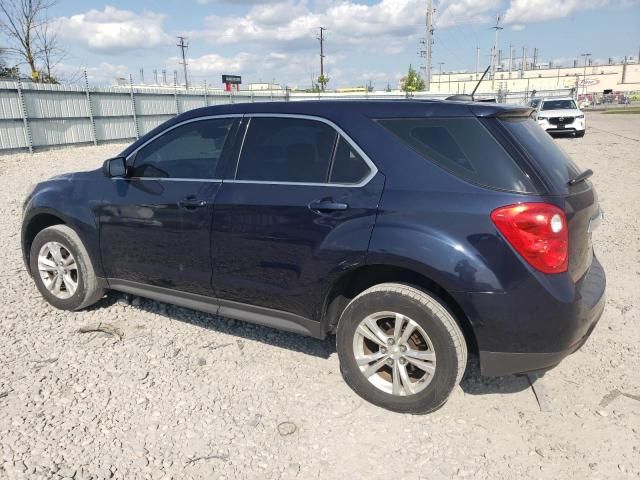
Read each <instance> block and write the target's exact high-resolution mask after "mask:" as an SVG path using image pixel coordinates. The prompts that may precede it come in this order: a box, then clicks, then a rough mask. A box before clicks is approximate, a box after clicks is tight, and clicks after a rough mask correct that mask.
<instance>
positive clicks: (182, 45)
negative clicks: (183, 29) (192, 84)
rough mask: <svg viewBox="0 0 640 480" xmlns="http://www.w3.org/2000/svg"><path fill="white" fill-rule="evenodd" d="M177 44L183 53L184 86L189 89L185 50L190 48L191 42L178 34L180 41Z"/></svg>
mask: <svg viewBox="0 0 640 480" xmlns="http://www.w3.org/2000/svg"><path fill="white" fill-rule="evenodd" d="M176 46H177V47H178V48H179V49H180V53H181V54H182V62H180V63H182V69H183V71H184V88H185V89H186V90H189V78H188V77H187V58H186V56H185V52H186V50H187V48H189V44H188V43H187V39H186V38H185V37H182V36H180V35H179V36H178V43H177V44H176Z"/></svg>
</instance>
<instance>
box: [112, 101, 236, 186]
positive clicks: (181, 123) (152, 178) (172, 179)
mask: <svg viewBox="0 0 640 480" xmlns="http://www.w3.org/2000/svg"><path fill="white" fill-rule="evenodd" d="M242 117H244V114H242V113H228V114H223V115H207V116H205V117H195V118H188V119H187V120H184V121H182V122H179V123H176V124H175V125H171V126H170V127H169V128H167V129H165V130H163V131H161V132H159V133H158V134H156V135H154V136H153V137H151V138H150V139H149V140H147V141H146V142H144V143H143V144H142V145H140V146H138V147H137V148H136V149H135V150H134V151H133V152H131V153H130V154H129V155H127V156H126V157H125V160H126V162H127V163H128V162H129V159H130V158H131V157H132V156H134V155H135V154H136V153H138V152H139V151H140V150H141V149H143V148H144V147H146V146H147V145H149V144H150V143H151V142H153V141H154V140H156V139H157V138H160V137H161V136H163V135H164V134H166V133H168V132H170V131H171V130H173V129H174V128H178V127H181V126H183V125H187V124H188V123H193V122H200V121H203V120H220V119H224V118H242ZM121 180H164V181H171V182H222V179H221V178H168V177H127V178H121Z"/></svg>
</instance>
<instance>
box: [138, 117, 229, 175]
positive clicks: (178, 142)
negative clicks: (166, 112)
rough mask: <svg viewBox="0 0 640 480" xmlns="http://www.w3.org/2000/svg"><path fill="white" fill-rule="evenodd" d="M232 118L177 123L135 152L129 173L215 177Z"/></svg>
mask: <svg viewBox="0 0 640 480" xmlns="http://www.w3.org/2000/svg"><path fill="white" fill-rule="evenodd" d="M232 124H233V119H230V118H221V119H209V120H198V121H195V122H189V123H186V124H184V125H180V126H179V127H176V128H174V129H172V130H170V131H168V132H167V133H165V134H163V135H161V136H160V137H158V138H156V139H155V140H153V141H152V142H151V143H149V144H148V145H146V146H145V147H143V148H141V149H140V150H139V151H138V152H137V153H136V157H135V161H134V165H133V169H132V172H131V176H132V177H151V178H194V179H196V178H197V179H212V178H215V173H216V168H217V166H218V162H219V161H220V156H221V154H222V150H223V148H224V145H225V142H226V140H227V137H228V135H229V131H230V130H231V126H232Z"/></svg>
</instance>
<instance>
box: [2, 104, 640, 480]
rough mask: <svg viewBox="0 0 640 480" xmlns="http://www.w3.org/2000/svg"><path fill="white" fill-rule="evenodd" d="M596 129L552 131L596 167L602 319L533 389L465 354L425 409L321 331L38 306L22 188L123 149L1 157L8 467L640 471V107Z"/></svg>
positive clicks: (405, 474) (372, 475) (128, 474)
mask: <svg viewBox="0 0 640 480" xmlns="http://www.w3.org/2000/svg"><path fill="white" fill-rule="evenodd" d="M588 125H589V129H588V131H587V134H586V136H585V138H584V139H561V140H558V142H559V144H560V145H561V146H562V147H563V148H565V149H566V150H567V151H569V152H570V153H571V154H572V155H573V156H574V158H575V159H576V160H577V161H578V162H579V164H580V165H581V166H582V167H584V168H593V169H594V171H595V172H596V175H595V177H594V181H595V182H596V185H597V187H598V191H599V194H600V198H601V201H602V204H603V206H604V209H605V211H606V221H605V223H604V224H603V225H602V227H601V228H600V229H599V230H598V231H597V232H596V234H595V244H596V250H597V252H598V254H599V256H600V258H601V260H602V262H603V264H604V265H605V268H606V270H607V274H608V278H609V288H608V298H609V301H608V305H607V308H606V311H605V314H604V316H603V318H602V320H601V322H600V324H599V326H598V328H597V329H596V330H595V332H594V334H593V335H592V337H591V339H590V340H589V342H587V344H586V345H585V346H584V347H583V348H582V349H581V350H580V351H579V352H577V353H575V354H574V355H572V356H571V357H570V358H568V359H567V360H566V361H565V362H564V363H563V364H562V365H561V366H559V367H558V368H557V369H555V370H553V371H551V372H549V373H548V374H547V375H546V376H545V377H544V378H543V379H540V380H538V381H537V382H536V383H535V387H536V391H535V393H537V397H536V395H534V391H533V390H532V389H531V387H530V384H529V380H528V379H527V378H526V377H501V378H493V379H485V378H481V377H479V375H478V368H477V362H476V360H475V359H473V358H472V359H471V364H470V368H469V371H468V373H467V375H466V376H465V378H464V379H463V382H462V385H461V387H459V388H456V390H455V392H454V394H453V396H452V398H451V399H450V401H449V402H448V403H447V404H446V405H445V407H443V408H442V409H441V410H439V411H438V412H436V413H433V414H431V415H427V416H420V417H415V416H409V415H399V414H394V413H390V412H387V411H384V410H381V409H379V408H376V407H373V406H371V405H369V404H367V403H365V402H363V401H362V400H360V398H359V397H357V396H356V395H355V394H353V393H352V392H351V391H350V390H349V389H348V387H347V386H346V385H345V384H344V382H343V381H342V378H341V377H340V374H339V369H338V359H337V355H336V352H335V347H334V345H333V342H332V339H329V340H327V341H324V342H321V341H317V340H313V339H308V338H304V337H301V336H296V335H293V334H287V333H281V332H277V331H275V330H271V329H268V328H262V327H256V326H252V325H249V324H245V323H241V322H236V321H233V320H227V319H221V318H216V317H213V316H211V315H205V314H201V313H197V312H193V311H189V310H185V309H181V308H176V307H173V306H170V305H165V304H160V303H157V302H153V301H149V300H145V299H140V298H136V297H134V298H130V297H126V296H124V295H121V294H111V295H110V296H109V297H108V298H106V299H105V300H103V301H101V302H100V303H99V304H98V305H97V306H95V307H94V308H92V309H90V310H88V311H83V312H78V313H69V312H61V311H57V310H55V309H53V308H52V307H50V306H48V305H47V304H46V303H45V302H44V301H43V300H42V299H41V298H40V295H38V292H37V291H36V288H35V286H34V285H33V283H32V281H31V280H30V278H29V276H28V275H27V273H26V272H25V270H24V267H23V265H22V260H21V256H20V246H19V237H20V235H19V226H20V221H21V218H20V217H21V205H22V201H23V198H24V196H25V194H26V192H27V190H28V187H29V185H31V184H33V183H35V182H36V181H39V180H41V179H44V178H47V177H49V176H51V175H53V174H57V173H61V172H64V171H70V170H77V169H88V168H93V167H96V166H98V165H99V164H100V162H101V161H102V160H103V159H105V158H107V157H108V156H110V155H112V154H114V153H116V152H118V151H119V150H120V149H121V147H122V145H104V146H99V147H73V148H66V149H60V150H50V151H43V152H39V153H36V154H35V155H29V154H26V153H17V154H12V155H5V156H1V157H0V175H1V180H0V182H1V183H0V245H2V246H3V248H2V249H0V261H1V264H2V265H3V266H4V267H3V268H2V270H0V277H1V279H2V290H0V292H1V293H0V294H1V297H0V298H1V300H2V301H1V302H0V339H1V342H2V343H1V344H0V347H1V348H0V477H2V478H72V477H73V478H75V479H85V478H96V479H102V478H154V479H156V478H220V479H223V478H229V479H231V478H256V479H257V478H260V479H271V478H300V479H309V478H345V479H359V478H367V479H368V480H372V479H382V478H389V477H393V478H402V479H419V478H423V479H426V478H457V477H468V478H474V479H485V478H486V479H496V478H508V479H513V478H543V479H546V478H548V479H557V478H616V479H619V478H638V477H640V451H639V450H640V401H639V400H640V374H639V373H638V372H640V351H639V350H640V348H639V345H640V313H639V312H640V307H639V306H640V223H639V219H640V153H639V152H640V134H639V133H638V132H640V116H638V115H624V116H622V115H621V116H616V115H600V114H590V115H589V116H588ZM610 132H614V133H617V134H619V135H623V136H616V135H614V134H613V133H610ZM625 137H626V138H625ZM634 138H635V140H634ZM558 321H562V319H558Z"/></svg>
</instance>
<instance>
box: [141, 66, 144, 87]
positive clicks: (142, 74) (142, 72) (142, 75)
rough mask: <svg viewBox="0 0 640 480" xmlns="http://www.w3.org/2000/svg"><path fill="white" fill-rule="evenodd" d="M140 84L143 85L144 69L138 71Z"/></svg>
mask: <svg viewBox="0 0 640 480" xmlns="http://www.w3.org/2000/svg"><path fill="white" fill-rule="evenodd" d="M140 83H144V68H141V69H140Z"/></svg>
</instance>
